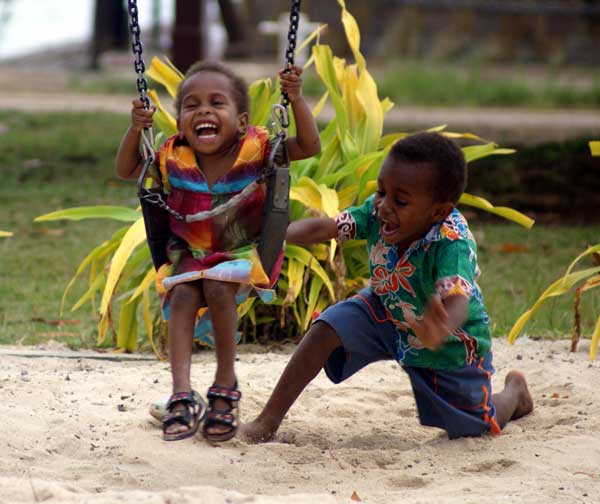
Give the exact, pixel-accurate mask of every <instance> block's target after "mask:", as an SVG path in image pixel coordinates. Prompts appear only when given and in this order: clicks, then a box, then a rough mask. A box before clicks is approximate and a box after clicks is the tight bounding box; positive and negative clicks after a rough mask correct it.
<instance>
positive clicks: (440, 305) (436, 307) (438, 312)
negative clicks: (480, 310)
mask: <svg viewBox="0 0 600 504" xmlns="http://www.w3.org/2000/svg"><path fill="white" fill-rule="evenodd" d="M468 309H469V299H468V298H467V297H465V296H461V295H454V296H449V297H447V298H446V299H444V301H442V299H441V298H440V296H439V295H438V294H436V295H434V296H433V297H432V298H431V301H430V303H429V306H428V307H427V309H426V310H425V313H424V314H423V319H422V320H417V319H415V318H412V319H410V320H409V319H408V317H407V320H406V323H407V324H408V326H409V327H410V328H411V329H412V330H413V332H414V333H415V336H416V337H417V338H419V340H420V341H421V343H423V345H424V346H425V348H429V349H430V350H437V349H438V348H439V347H440V346H441V345H442V344H443V343H444V341H445V340H446V338H447V337H448V336H449V335H450V334H452V333H453V332H454V331H456V329H458V328H459V327H460V326H461V325H462V324H463V322H464V321H465V320H466V318H467V314H468Z"/></svg>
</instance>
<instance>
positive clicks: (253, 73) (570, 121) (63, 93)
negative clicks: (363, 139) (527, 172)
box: [0, 61, 600, 144]
mask: <svg viewBox="0 0 600 504" xmlns="http://www.w3.org/2000/svg"><path fill="white" fill-rule="evenodd" d="M234 66H235V65H234ZM238 67H239V68H238V71H240V73H242V74H243V75H245V76H246V77H247V79H249V80H252V79H255V78H258V77H259V76H261V75H265V73H266V74H268V73H269V72H270V70H271V69H270V68H265V67H264V66H259V65H248V64H238ZM128 73H129V68H128V66H126V65H125V64H124V62H123V61H122V62H120V64H119V65H118V66H117V70H116V71H115V76H120V77H121V78H123V76H124V75H128ZM75 74H76V72H73V71H72V70H71V71H69V72H67V71H65V70H64V69H63V68H61V67H60V66H59V67H56V68H45V67H42V68H39V67H36V66H32V67H24V66H23V65H8V64H5V65H0V110H20V111H27V112H53V111H62V112H65V111H69V112H73V111H103V112H114V113H123V114H127V113H128V111H129V108H130V104H131V99H132V98H133V97H134V95H135V93H134V89H135V88H134V81H133V77H132V94H131V96H127V95H123V94H85V93H77V92H72V91H70V87H71V86H70V84H69V83H70V81H71V80H72V79H73V78H74V76H75ZM88 77H89V76H88ZM82 78H85V76H83V77H82ZM333 114H334V112H333V109H332V108H331V107H326V108H325V109H324V110H323V112H322V114H321V116H320V119H321V120H322V121H323V122H327V121H329V120H331V118H332V117H333ZM442 124H446V125H448V130H450V131H468V132H473V133H476V134H478V135H480V136H483V137H484V138H490V139H493V140H495V141H497V142H499V143H502V144H510V143H518V144H536V143H543V142H552V141H557V142H560V141H564V140H567V139H570V138H590V139H592V138H595V137H596V136H598V134H599V132H600V113H599V112H597V111H584V110H550V111H544V110H528V109H513V108H465V107H461V108H426V107H416V106H402V107H399V106H396V107H394V109H392V110H391V111H390V112H389V113H388V115H387V116H386V129H388V130H390V131H414V130H419V129H424V128H429V127H432V126H438V125H442Z"/></svg>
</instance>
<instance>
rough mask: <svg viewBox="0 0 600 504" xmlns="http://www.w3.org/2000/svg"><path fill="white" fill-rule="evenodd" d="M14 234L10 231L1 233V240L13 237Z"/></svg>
mask: <svg viewBox="0 0 600 504" xmlns="http://www.w3.org/2000/svg"><path fill="white" fill-rule="evenodd" d="M12 235H13V234H12V233H11V232H10V231H0V238H6V237H7V236H12Z"/></svg>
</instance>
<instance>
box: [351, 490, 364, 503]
mask: <svg viewBox="0 0 600 504" xmlns="http://www.w3.org/2000/svg"><path fill="white" fill-rule="evenodd" d="M350 499H352V500H353V501H355V502H362V499H361V498H360V497H359V496H358V494H357V493H356V490H354V492H352V497H350Z"/></svg>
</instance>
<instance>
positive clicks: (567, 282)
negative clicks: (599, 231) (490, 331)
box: [508, 267, 600, 344]
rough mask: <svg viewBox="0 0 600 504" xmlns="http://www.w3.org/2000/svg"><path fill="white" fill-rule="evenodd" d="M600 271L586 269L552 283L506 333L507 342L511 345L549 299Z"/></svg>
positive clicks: (599, 268)
mask: <svg viewBox="0 0 600 504" xmlns="http://www.w3.org/2000/svg"><path fill="white" fill-rule="evenodd" d="M599 271H600V267H595V268H588V269H585V270H581V271H577V272H575V273H571V274H568V275H565V276H563V277H561V278H559V279H558V280H556V281H555V282H553V283H552V284H551V285H550V286H549V287H548V288H547V289H546V290H545V291H544V292H543V293H542V295H541V296H540V297H539V298H538V299H537V301H536V302H535V303H534V304H533V306H532V307H531V308H530V309H529V310H527V311H526V312H525V313H523V314H522V315H521V316H520V317H519V319H518V320H517V321H516V322H515V325H514V326H513V327H512V329H511V330H510V332H509V333H508V342H509V343H510V344H513V343H514V341H515V339H517V336H518V335H519V333H520V332H521V330H522V329H523V326H524V325H525V323H526V322H527V321H528V320H529V319H530V318H531V316H532V315H533V314H534V313H535V312H536V311H537V310H538V309H539V308H540V306H542V304H544V302H545V301H546V300H547V299H548V298H550V297H556V296H561V295H562V294H565V293H566V292H568V291H569V290H570V289H571V287H573V285H575V284H576V283H577V282H579V281H581V280H583V279H584V278H587V277H590V276H592V275H595V274H596V273H598V272H599Z"/></svg>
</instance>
